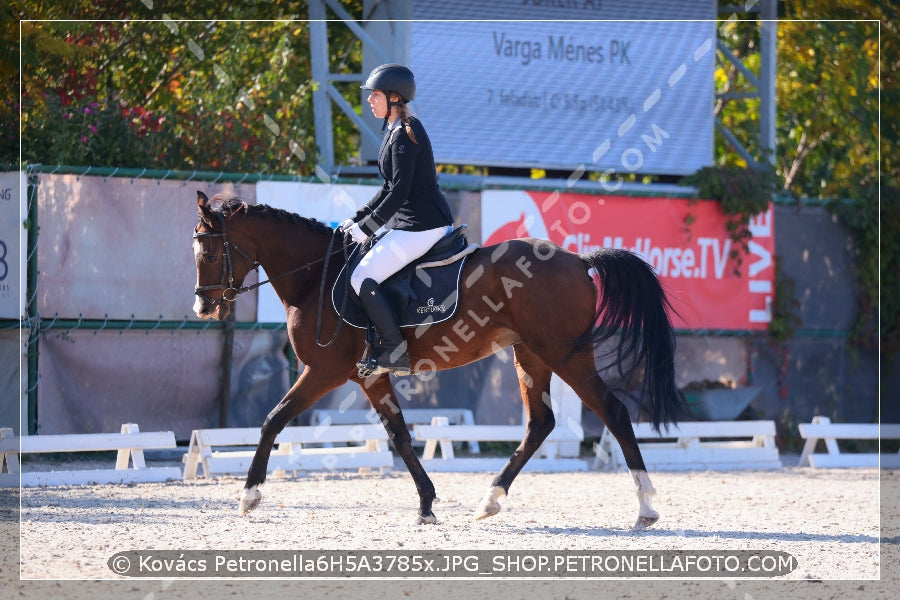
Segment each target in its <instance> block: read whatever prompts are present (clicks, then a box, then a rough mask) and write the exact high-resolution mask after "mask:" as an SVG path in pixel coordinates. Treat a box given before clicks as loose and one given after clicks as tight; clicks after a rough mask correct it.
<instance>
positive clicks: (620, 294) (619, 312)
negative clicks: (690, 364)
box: [583, 248, 687, 431]
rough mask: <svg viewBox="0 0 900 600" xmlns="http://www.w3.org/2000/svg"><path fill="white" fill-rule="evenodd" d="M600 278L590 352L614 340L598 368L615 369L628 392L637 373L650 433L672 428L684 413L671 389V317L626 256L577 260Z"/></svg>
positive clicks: (658, 288)
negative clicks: (641, 372) (641, 373)
mask: <svg viewBox="0 0 900 600" xmlns="http://www.w3.org/2000/svg"><path fill="white" fill-rule="evenodd" d="M583 259H584V261H585V262H586V263H587V264H588V265H590V266H591V267H593V268H594V269H595V270H596V271H597V273H598V274H599V276H600V289H599V290H598V291H597V293H598V298H599V301H598V312H597V315H595V327H594V328H593V330H592V332H591V333H590V339H591V341H592V342H593V344H594V348H595V349H597V348H600V345H601V344H603V343H604V342H606V341H607V340H610V339H611V338H614V337H615V336H619V339H618V343H617V344H616V345H615V346H614V347H613V348H612V349H611V350H609V351H605V352H603V354H602V356H601V360H602V362H603V363H606V362H607V361H611V362H610V366H612V367H615V368H616V369H617V370H618V372H619V376H620V377H621V380H622V381H623V383H624V384H625V385H626V386H628V385H629V383H630V382H631V380H632V378H633V377H634V376H635V374H636V372H637V371H638V370H639V369H641V368H643V369H644V377H643V381H642V383H641V388H640V391H641V405H642V408H644V409H645V410H647V411H648V412H649V415H650V419H651V421H652V423H653V428H654V429H656V430H657V431H659V428H660V424H665V425H668V424H670V423H673V424H674V423H676V422H677V421H678V417H679V416H682V415H683V414H685V412H686V408H687V406H686V404H685V402H684V398H683V397H682V396H681V394H679V393H678V389H677V388H676V387H675V333H674V331H673V329H672V323H671V322H670V321H669V314H668V312H667V311H669V312H671V313H672V314H677V313H675V310H674V309H673V308H672V305H671V304H670V303H669V300H668V298H666V294H665V291H664V290H663V288H662V285H661V284H660V282H659V279H658V278H657V277H656V274H655V273H654V272H653V270H652V269H651V267H650V265H648V264H647V263H646V262H644V261H643V259H641V258H640V257H639V256H637V255H636V254H633V253H631V252H628V251H626V250H615V249H610V248H601V249H600V250H597V251H595V252H592V253H590V254H588V255H585V256H584V257H583Z"/></svg>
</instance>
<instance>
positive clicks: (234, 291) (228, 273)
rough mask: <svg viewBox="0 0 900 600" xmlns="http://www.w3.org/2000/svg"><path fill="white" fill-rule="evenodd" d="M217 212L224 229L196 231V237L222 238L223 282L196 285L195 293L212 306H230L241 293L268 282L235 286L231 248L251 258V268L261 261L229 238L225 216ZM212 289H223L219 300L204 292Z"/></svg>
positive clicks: (248, 258) (255, 267)
mask: <svg viewBox="0 0 900 600" xmlns="http://www.w3.org/2000/svg"><path fill="white" fill-rule="evenodd" d="M215 214H216V216H217V217H219V223H220V224H221V225H222V231H195V232H194V239H200V238H222V247H223V252H222V257H223V258H224V260H223V261H222V280H221V283H218V284H215V285H200V286H197V287H195V288H194V295H196V296H197V297H198V298H200V299H201V300H203V302H205V303H206V304H209V305H212V306H228V305H230V304H231V303H232V302H234V300H235V298H237V297H238V295H239V294H243V293H244V292H249V291H250V290H253V289H256V288H257V287H259V286H260V285H262V284H263V283H266V282H265V281H264V282H262V283H259V284H255V285H252V286H244V287H240V288H236V287H234V271H233V269H232V260H231V251H230V249H232V248H233V249H234V251H235V252H237V253H238V254H240V255H241V256H243V257H244V258H246V259H247V260H249V261H250V262H251V263H252V265H253V266H252V267H251V268H252V269H254V270H257V269H258V268H259V262H258V261H256V260H254V259H253V257H251V256H250V255H249V254H247V253H246V252H244V251H243V250H241V249H240V248H239V247H238V245H237V244H235V243H234V242H232V241H231V240H229V239H228V235H227V233H226V230H225V217H223V216H222V215H221V214H219V213H215ZM257 272H258V271H257ZM211 290H222V297H221V298H219V299H218V300H215V299H213V298H210V297H209V296H207V295H206V294H204V293H203V292H209V291H211ZM229 292H230V293H231V297H229V296H228V294H229Z"/></svg>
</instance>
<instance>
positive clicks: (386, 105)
mask: <svg viewBox="0 0 900 600" xmlns="http://www.w3.org/2000/svg"><path fill="white" fill-rule="evenodd" d="M361 88H362V89H364V90H369V91H370V94H369V98H368V102H369V106H370V107H371V108H372V113H373V114H374V115H375V116H376V117H377V118H383V119H384V123H383V125H382V128H381V129H382V131H384V130H385V129H387V133H386V134H385V135H384V139H383V140H382V142H381V149H380V150H379V152H378V169H379V171H380V172H381V175H382V177H384V185H383V186H382V187H381V189H380V190H379V191H378V193H377V194H376V195H375V197H374V198H372V200H370V201H369V203H368V204H366V205H365V206H364V207H363V208H362V209H360V210H359V211H358V212H357V213H356V215H355V216H354V217H353V218H352V219H347V220H345V221H344V222H343V223H341V227H340V228H341V230H342V231H344V232H345V233H346V234H347V235H349V236H350V237H352V238H353V240H354V241H355V242H357V243H359V244H363V243H365V242H366V241H368V239H369V238H370V237H371V236H372V235H374V234H375V232H376V231H377V230H378V229H380V228H382V227H383V228H385V229H387V230H388V232H387V233H386V234H385V235H384V236H382V237H381V238H380V239H379V240H378V241H377V243H375V245H374V246H372V247H371V248H370V249H369V251H368V252H367V253H366V254H365V256H364V257H363V259H362V261H361V262H360V263H359V266H357V267H356V269H354V271H353V273H351V276H350V285H351V286H352V287H353V290H354V291H355V292H356V293H357V295H358V296H359V300H360V304H361V305H362V307H363V309H364V310H365V311H366V314H367V315H368V316H369V319H370V320H371V322H372V325H373V326H374V328H375V331H376V334H375V340H374V344H373V353H372V359H373V360H374V361H375V362H376V363H377V365H376V366H375V370H374V371H373V372H372V374H377V373H385V372H393V373H395V374H397V375H408V374H409V373H410V372H411V365H410V359H409V354H408V353H407V351H406V341H405V340H404V339H403V336H402V335H401V334H400V327H399V325H398V322H397V315H396V313H395V311H394V308H393V306H392V305H391V303H390V301H389V300H388V298H387V296H386V295H385V294H384V292H383V291H382V289H381V283H382V282H384V281H385V280H386V279H387V278H388V277H390V276H391V275H393V274H394V273H396V272H397V271H399V270H400V269H402V268H403V267H405V266H406V265H408V264H409V263H410V262H412V261H413V260H415V259H417V258H419V257H420V256H422V255H423V254H425V252H427V251H428V249H429V248H431V247H432V246H433V245H434V244H435V243H436V242H437V241H438V240H440V239H441V238H442V237H443V236H444V235H446V234H447V233H449V232H450V231H451V230H452V228H453V217H452V215H451V212H450V205H449V204H448V203H447V199H446V198H445V197H444V194H443V193H442V192H441V190H440V188H439V187H438V184H437V169H436V168H435V166H434V153H433V152H432V149H431V141H430V140H429V139H428V134H427V133H426V132H425V128H424V127H423V126H422V123H421V122H420V121H419V120H418V119H417V118H415V117H414V116H412V115H410V114H409V109H408V108H407V106H406V103H407V102H409V101H410V100H412V99H413V98H414V97H415V95H416V81H415V78H414V77H413V74H412V71H410V70H409V69H408V68H406V67H404V66H402V65H397V64H385V65H381V66H379V67H376V68H375V69H373V70H372V73H371V74H370V75H369V78H368V79H367V80H366V82H365V84H364V85H362V86H361Z"/></svg>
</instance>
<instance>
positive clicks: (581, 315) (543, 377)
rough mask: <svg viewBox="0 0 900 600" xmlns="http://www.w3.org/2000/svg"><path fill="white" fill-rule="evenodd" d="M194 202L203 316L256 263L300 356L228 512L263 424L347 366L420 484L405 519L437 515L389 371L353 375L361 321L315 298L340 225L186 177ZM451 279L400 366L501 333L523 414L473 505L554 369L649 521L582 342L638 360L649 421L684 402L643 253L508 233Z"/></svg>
mask: <svg viewBox="0 0 900 600" xmlns="http://www.w3.org/2000/svg"><path fill="white" fill-rule="evenodd" d="M197 206H198V207H199V223H198V224H197V225H196V227H195V228H194V241H193V251H194V258H195V263H196V267H197V286H196V289H195V295H196V302H195V304H194V312H195V313H196V314H197V316H198V317H200V318H203V319H223V318H225V317H226V316H227V315H228V313H229V312H230V311H231V307H232V303H233V302H234V300H235V298H236V296H237V295H238V294H239V293H241V292H242V291H247V290H248V289H253V288H254V287H256V286H250V287H241V286H242V282H243V281H244V278H245V277H246V275H247V273H248V272H249V271H250V270H251V269H254V268H255V267H256V266H257V265H259V266H262V267H263V268H264V269H265V272H266V273H267V274H269V275H270V276H271V279H270V282H271V285H272V287H273V288H274V290H275V292H276V293H277V294H278V297H279V298H280V299H281V301H282V302H283V303H284V307H285V311H286V313H287V333H288V337H289V339H290V343H291V345H292V347H293V349H294V352H295V353H296V355H297V357H298V358H299V360H300V361H301V362H302V363H303V365H304V369H303V372H302V373H301V375H300V376H299V377H298V379H297V381H296V382H295V383H294V384H293V385H292V387H291V388H290V390H289V391H288V392H287V394H286V395H285V396H284V398H283V399H282V400H281V401H280V402H279V403H278V405H277V406H275V408H274V409H273V410H272V411H271V412H270V413H269V414H268V416H267V417H266V419H265V421H264V423H263V424H262V428H261V430H260V438H259V444H258V446H257V448H256V452H255V454H254V456H253V460H252V463H251V465H250V469H249V471H248V473H247V479H246V482H245V484H244V489H243V491H242V494H241V499H240V504H239V510H240V512H241V513H242V514H246V513H248V512H250V511H252V510H254V509H255V508H257V506H259V503H260V500H261V498H262V494H261V493H260V491H259V489H258V488H259V485H260V484H262V483H263V482H264V481H265V478H266V469H267V465H268V461H269V456H270V454H271V451H272V447H273V445H274V442H275V437H276V436H277V435H278V434H279V433H280V432H281V431H282V429H284V427H285V426H286V425H287V424H288V423H289V422H290V421H291V420H292V419H293V418H295V417H296V416H298V415H299V414H300V413H302V412H303V411H305V410H306V409H308V408H309V407H311V406H312V405H313V404H314V403H315V402H316V401H317V400H319V399H320V398H321V397H322V396H323V395H324V394H326V393H327V392H329V391H331V390H333V389H335V388H337V387H338V386H340V385H342V384H343V383H345V382H346V381H348V380H352V381H354V382H356V383H357V384H359V385H360V387H361V388H362V390H363V392H364V394H365V396H366V397H367V398H368V401H369V402H370V404H371V405H372V407H373V408H374V409H375V411H376V412H377V414H378V415H379V417H380V419H381V422H382V423H383V425H384V427H385V429H386V431H387V434H388V437H389V439H390V441H391V443H392V445H393V448H394V450H395V451H396V452H397V454H398V455H399V456H400V458H401V459H402V460H403V462H404V463H405V465H406V468H407V469H408V470H409V473H410V475H411V476H412V479H413V481H414V483H415V486H416V489H417V491H418V494H419V510H418V516H417V521H416V522H417V523H419V524H422V523H428V524H430V523H436V522H437V518H436V517H435V515H434V512H432V503H433V501H434V500H435V489H434V485H433V484H432V482H431V480H430V479H429V477H428V475H427V473H426V472H425V469H424V468H423V466H422V464H421V462H420V461H419V458H418V457H417V456H416V454H415V453H414V451H413V447H412V440H411V436H410V434H409V431H408V429H407V426H406V422H405V421H404V418H403V413H402V411H401V410H400V405H399V403H398V401H397V398H396V397H395V395H394V389H393V386H392V384H391V380H390V377H389V375H388V374H381V375H375V376H372V377H368V378H361V377H360V375H359V373H358V371H357V365H356V361H357V359H358V358H359V357H360V356H361V355H362V353H363V349H364V346H365V332H364V331H362V330H360V329H355V328H351V327H343V328H340V327H339V325H340V324H339V323H338V318H339V317H338V315H337V312H336V311H335V309H334V307H333V306H331V304H330V303H329V302H325V303H324V308H323V303H322V298H321V294H322V290H326V291H330V289H331V286H332V285H333V283H334V281H335V279H336V278H337V275H338V272H339V271H340V269H341V267H342V266H343V264H344V260H345V256H344V254H343V253H341V252H338V251H336V250H335V248H337V249H338V250H340V249H341V248H342V242H341V241H340V240H341V235H342V234H341V233H340V232H337V231H335V230H333V229H331V228H330V227H328V226H326V225H325V224H323V223H320V222H318V221H315V220H313V219H308V218H304V217H300V216H298V215H296V214H293V213H289V212H287V211H284V210H281V209H274V208H271V207H268V206H266V205H249V204H247V203H246V202H243V201H241V200H240V199H239V198H227V197H224V196H222V195H216V196H213V199H212V200H210V199H209V198H208V197H207V196H206V195H205V194H204V193H203V192H200V191H198V192H197ZM335 240H338V241H337V242H336V243H335ZM328 258H331V260H328ZM326 264H327V265H328V268H327V269H326V268H325V265H326ZM323 279H324V281H323ZM257 285H260V284H257ZM460 288H461V289H460V294H459V299H458V309H457V313H456V315H457V316H456V317H454V318H451V319H449V320H448V321H445V322H444V323H440V324H431V325H429V326H427V327H419V328H416V330H417V331H416V332H415V335H411V334H406V338H407V342H408V351H409V355H410V357H411V360H412V364H413V370H414V371H420V372H421V371H429V370H435V369H437V370H442V369H450V368H453V367H458V366H461V365H465V364H468V363H471V362H473V361H477V360H480V359H482V358H485V357H487V356H490V355H492V354H494V353H495V352H496V351H497V350H498V348H503V347H508V346H512V348H513V351H514V356H515V368H516V373H517V375H518V379H519V388H520V391H521V395H522V401H523V402H524V404H525V410H526V421H527V422H526V429H525V436H524V438H523V439H522V442H521V443H520V444H519V446H518V447H517V448H516V450H515V451H514V452H513V454H512V456H511V457H510V459H509V461H508V462H507V463H506V465H505V466H504V467H503V468H502V469H501V470H500V472H499V473H498V474H497V475H496V477H495V478H494V479H493V481H492V482H491V485H490V488H489V489H488V491H487V493H486V494H485V496H484V498H483V500H482V501H481V503H480V505H479V506H478V508H477V509H476V515H475V516H476V519H482V518H485V517H489V516H491V515H494V514H496V513H497V512H499V511H500V508H501V507H500V502H499V501H500V500H501V499H502V498H503V497H505V496H506V495H507V493H508V491H509V488H510V485H511V484H512V482H513V480H514V479H515V478H516V476H517V475H518V473H519V471H521V470H522V467H524V466H525V463H526V462H528V459H529V458H531V456H532V455H533V454H534V452H535V451H536V450H537V449H538V448H539V447H540V446H541V443H542V442H543V441H544V440H545V439H546V438H547V436H548V435H549V434H550V432H551V431H552V430H553V428H554V425H555V422H554V416H553V411H552V409H551V404H550V378H551V375H552V374H553V373H556V374H557V375H559V377H560V378H562V380H563V381H565V382H566V383H567V384H568V385H569V386H570V387H571V388H572V389H573V390H574V392H575V393H576V394H577V395H578V397H579V398H580V399H581V400H582V402H584V404H586V405H587V406H588V407H589V408H590V409H591V410H593V411H594V412H595V413H596V414H597V415H598V416H599V417H600V419H601V420H602V421H603V423H604V425H605V426H606V427H607V428H608V429H609V431H610V433H612V435H613V436H615V438H616V440H617V441H618V442H619V444H620V445H621V447H622V453H623V455H624V457H625V462H626V464H627V466H628V469H629V471H630V472H631V475H632V477H633V478H634V482H635V488H636V493H637V497H638V503H639V506H640V509H639V512H638V519H637V522H636V523H635V528H644V527H648V526H650V525H652V524H653V523H655V522H656V521H657V519H658V518H659V513H658V512H657V511H656V510H655V509H654V508H653V506H652V505H651V500H652V497H653V495H654V494H655V493H656V491H655V489H654V488H653V485H652V484H651V482H650V478H649V477H648V475H647V470H646V467H645V465H644V460H643V458H642V456H641V452H640V449H639V448H638V444H637V442H636V440H635V437H634V430H633V429H632V426H631V419H630V416H629V412H628V410H627V408H626V407H625V405H624V404H623V403H622V402H621V400H619V398H618V397H617V396H616V394H614V393H613V391H612V390H611V389H610V387H609V386H608V385H607V384H606V383H605V382H604V380H603V379H602V378H601V376H600V372H599V371H598V368H597V365H596V363H595V348H600V345H601V344H604V343H606V344H605V345H606V346H607V347H608V346H609V345H610V344H613V347H612V349H611V350H607V351H606V352H604V353H602V354H601V356H602V357H604V358H605V360H607V361H609V362H610V364H614V365H617V367H618V369H619V372H620V374H621V375H622V379H623V380H626V381H627V380H628V379H629V378H630V377H631V376H632V375H634V374H635V373H642V376H641V385H640V389H641V400H640V404H641V406H642V408H643V410H644V411H645V413H646V414H647V415H648V416H649V419H650V420H651V421H652V423H653V425H654V427H655V428H657V429H659V427H660V426H661V425H668V424H671V423H675V422H677V419H678V417H679V416H680V415H681V414H682V413H683V412H684V408H685V406H684V400H683V399H682V398H681V396H680V395H679V394H678V391H677V389H676V387H675V370H674V353H675V336H674V332H673V329H672V325H671V322H670V318H669V313H670V312H672V313H673V314H674V311H673V310H672V307H671V306H670V304H669V301H668V299H667V298H666V295H665V293H664V290H663V289H662V286H661V284H660V282H659V280H658V279H657V277H656V275H655V274H654V273H653V271H652V269H651V268H650V266H649V265H648V264H647V263H645V262H644V261H643V260H642V259H641V258H640V257H638V256H637V255H635V254H632V253H630V252H627V251H624V250H612V249H602V250H599V251H595V252H593V253H591V254H589V255H585V256H580V255H578V254H575V253H572V252H569V251H567V250H565V249H563V248H560V247H558V246H556V245H554V244H552V243H551V242H549V241H546V240H537V239H516V240H510V241H508V242H503V243H501V244H497V245H494V246H489V247H484V248H478V249H477V250H475V252H473V253H472V254H470V255H469V256H468V257H467V258H466V262H465V264H464V267H463V272H462V274H461V276H460ZM323 330H324V331H325V332H333V331H336V330H337V334H336V336H335V337H334V340H333V343H331V344H322V343H320V338H319V335H320V332H321V331H323ZM323 346H324V347H323Z"/></svg>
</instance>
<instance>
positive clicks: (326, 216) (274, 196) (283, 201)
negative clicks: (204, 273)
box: [256, 181, 379, 323]
mask: <svg viewBox="0 0 900 600" xmlns="http://www.w3.org/2000/svg"><path fill="white" fill-rule="evenodd" d="M378 190H379V187H377V186H374V185H331V184H320V183H299V182H292V181H260V182H259V183H257V184H256V202H257V203H258V204H268V205H269V206H271V207H272V208H282V209H284V210H287V211H290V212H293V213H297V214H298V215H300V216H301V217H307V218H310V219H316V220H319V221H322V222H323V223H325V224H327V225H329V226H330V227H337V226H338V225H340V223H341V222H342V221H343V220H344V219H347V218H350V217H352V216H353V214H354V213H355V212H356V211H357V210H358V209H359V208H362V206H363V205H364V204H366V203H367V202H368V201H369V200H371V199H372V197H373V196H374V195H375V193H376V192H377V191H378ZM259 278H260V281H262V280H264V279H267V278H268V276H267V275H266V274H265V272H264V270H263V269H262V268H260V270H259ZM257 291H258V292H259V296H258V305H257V320H258V321H259V322H260V323H284V322H285V312H284V305H283V304H282V303H281V300H279V299H278V296H277V295H276V294H275V291H274V290H273V289H272V286H271V285H264V286H262V287H261V288H259V290H257Z"/></svg>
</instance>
